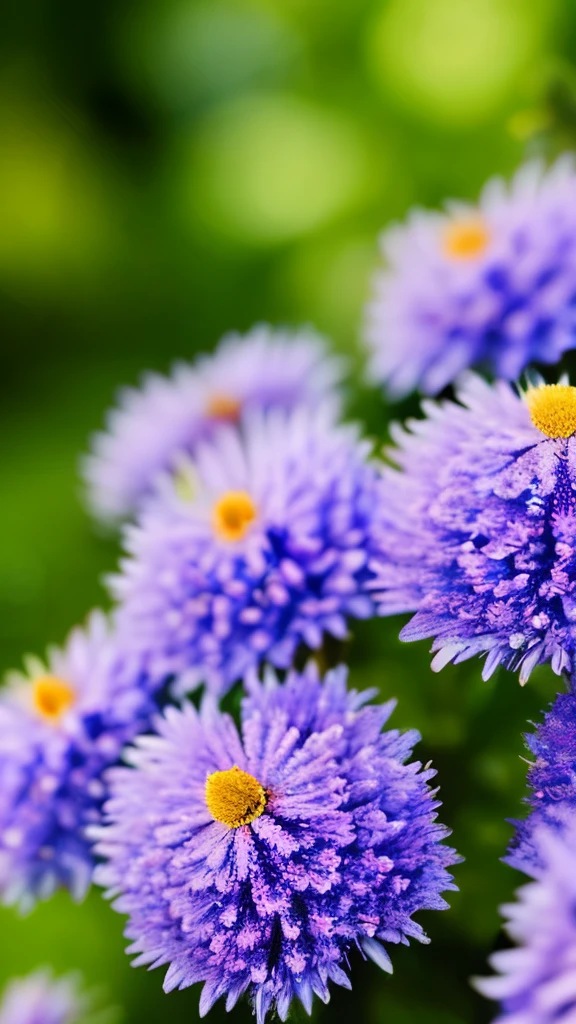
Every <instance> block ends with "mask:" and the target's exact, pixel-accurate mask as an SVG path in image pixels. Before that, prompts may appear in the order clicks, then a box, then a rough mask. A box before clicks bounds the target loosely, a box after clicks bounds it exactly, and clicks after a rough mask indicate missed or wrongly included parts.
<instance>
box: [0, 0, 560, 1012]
mask: <svg viewBox="0 0 576 1024" xmlns="http://www.w3.org/2000/svg"><path fill="white" fill-rule="evenodd" d="M0 19H1V22H0V317H1V339H2V372H1V375H0V389H1V402H0V457H1V472H0V536H1V537H2V542H1V552H2V553H1V559H0V661H1V664H2V667H3V668H6V669H7V668H9V667H10V666H13V665H17V664H19V662H20V658H21V655H22V653H23V652H27V651H41V650H42V649H43V647H44V645H45V644H46V643H47V642H50V641H61V640H62V639H63V637H64V635H65V634H66V632H67V630H68V629H69V627H70V626H72V625H73V624H74V623H75V622H76V621H78V620H80V619H82V618H83V616H84V615H85V613H86V612H87V610H88V609H89V608H90V607H91V606H92V605H94V604H98V603H102V602H103V601H104V600H105V597H104V592H103V589H102V587H101V584H100V582H99V581H100V579H101V576H102V574H103V573H104V572H105V571H106V570H109V569H110V568H111V567H112V566H113V565H114V562H115V559H116V556H117V551H116V548H115V544H114V541H113V540H110V539H107V538H105V537H102V536H99V535H98V534H97V532H96V531H95V530H94V529H93V528H92V526H91V524H90V523H89V521H88V519H87V517H86V515H85V513H84V511H83V509H82V503H81V497H80V492H79V486H78V481H77V473H76V468H77V460H78V455H79V453H80V452H81V451H82V450H83V449H84V448H85V446H86V439H87V437H88V435H89V434H90V432H91V431H92V430H94V429H96V428H97V427H98V426H99V425H100V424H101V421H102V416H103V411H104V409H105V407H106V406H107V405H109V404H110V402H111V401H112V398H113V396H114V393H115V390H116V388H117V387H118V385H120V384H121V383H125V382H130V383H133V382H135V381H136V380H137V378H138V375H139V373H140V371H141V370H142V369H144V368H150V367H154V368H157V369H160V370H166V369H167V368H168V367H169V365H170V363H171V362H172V360H174V359H175V358H176V357H183V358H186V357H189V356H191V355H193V354H194V353H195V352H197V351H198V350H200V349H209V348H211V347H212V346H213V345H214V344H215V342H216V340H217V339H218V337H219V336H220V335H221V333H222V332H224V331H225V330H227V329H230V328H238V329H245V328H247V327H249V326H250V325H251V324H252V323H253V322H255V321H258V320H268V321H271V322H274V323H287V324H297V323H300V322H309V321H312V322H314V323H315V324H316V325H317V326H318V327H319V328H320V329H321V330H322V331H324V332H326V333H327V334H329V335H330V336H331V337H332V338H333V339H334V344H335V346H336V347H337V348H338V350H340V351H342V352H346V353H347V354H349V356H350V358H351V360H352V364H353V366H355V367H357V366H358V355H357V353H358V336H359V325H360V322H361V310H362V304H363V302H364V301H365V299H366V296H367V293H368V289H369V279H370V274H371V272H372V270H373V268H374V266H375V265H376V260H377V249H376V237H377V234H378V231H379V230H380V228H381V227H382V226H383V225H384V224H385V223H386V222H388V221H389V220H390V219H393V218H396V217H401V216H403V215H404V213H405V211H406V210H407V209H408V208H409V207H410V206H411V205H413V204H415V203H419V204H424V205H431V204H436V203H438V202H440V201H441V199H442V198H443V197H445V196H466V197H474V196H475V195H476V194H477V191H478V189H479V187H480V186H481V184H482V182H483V181H484V179H485V178H486V177H488V176H489V175H491V174H493V173H495V172H503V173H509V172H511V171H512V169H513V168H514V167H515V166H516V165H517V163H518V162H519V161H520V160H521V159H522V157H523V156H524V155H525V154H526V153H538V152H542V153H544V154H545V155H551V154H553V153H555V152H557V151H558V150H559V149H562V148H565V147H568V146H570V145H571V144H572V141H573V139H574V138H576V133H575V129H574V126H575V125H576V113H575V111H576V102H575V100H574V88H573V81H574V79H576V70H575V68H574V67H573V61H574V60H576V6H575V5H574V4H572V3H570V0H354V2H350V0H245V2H244V0H204V2H194V0H140V2H136V0H132V2H131V0H100V2H99V3H85V4H78V3H77V2H72V0H20V2H19V3H18V4H17V5H16V4H14V5H10V4H8V5H7V6H6V7H4V8H3V13H2V14H1V15H0ZM415 408H416V405H415V403H410V402H408V403H405V404H404V405H403V406H402V407H401V408H400V409H396V410H393V411H392V410H388V409H386V408H385V406H384V404H383V402H382V400H381V398H380V397H379V396H378V395H377V394H375V393H369V392H367V391H366V390H364V389H362V388H361V387H360V386H358V388H355V389H353V391H352V394H351V403H350V411H351V413H352V414H354V415H361V416H362V417H363V418H364V420H365V421H366V422H367V428H368V430H369V431H370V433H371V434H373V435H374V436H377V437H382V438H383V437H385V432H386V423H387V420H388V418H389V417H390V415H404V414H405V413H406V412H408V411H413V410H414V409H415ZM398 627H399V623H397V622H384V623H382V622H371V623H367V624H364V625H362V626H361V627H359V628H357V629H356V630H355V637H354V642H353V643H352V645H351V648H350V657H351V661H352V664H353V674H352V681H353V683H355V685H356V686H359V687H364V686H369V685H374V684H375V685H377V686H379V688H380V690H381V692H382V695H383V697H389V696H393V695H394V696H397V697H398V698H399V707H398V710H397V712H396V713H395V716H394V724H396V725H400V726H403V727H405V726H416V727H418V728H419V729H420V730H421V731H422V733H423V737H424V739H423V743H422V746H421V750H420V757H421V758H422V759H423V760H427V759H428V758H429V757H432V758H433V759H434V762H435V764H436V766H437V768H438V770H439V779H440V783H441V787H442V796H443V800H444V807H443V809H442V815H441V817H442V820H443V821H446V822H447V823H448V824H449V825H450V826H451V827H452V828H453V830H454V842H455V845H456V846H457V847H458V849H459V850H460V851H461V853H462V854H464V856H465V857H466V862H465V864H463V865H462V866H461V867H460V868H458V869H457V880H458V883H459V885H460V888H461V891H460V893H459V894H458V895H454V896H452V897H451V903H452V909H451V910H450V911H448V912H446V913H444V914H428V915H422V916H421V917H422V921H423V923H424V925H425V927H426V928H427V929H428V931H429V934H430V936H431V938H432V944H431V946H429V947H411V948H409V949H405V948H402V949H399V950H394V951H392V952H393V959H394V964H395V973H394V976H393V977H392V978H390V977H388V976H387V975H384V974H381V973H379V971H378V970H377V968H376V967H375V966H374V965H372V964H370V965H366V964H363V963H362V962H361V961H360V958H359V957H357V958H356V960H355V962H354V963H353V982H354V989H353V992H352V993H346V992H343V991H340V990H338V991H337V992H335V993H334V994H333V1000H332V1003H331V1004H330V1006H329V1007H328V1008H323V1007H322V1006H320V1005H318V1006H317V1007H316V1009H315V1011H314V1012H315V1017H316V1019H318V1020H322V1021H326V1022H328V1021H334V1022H336V1021H339V1020H347V1019H350V1016H351V1015H354V1016H355V1019H357V1020H359V1021H362V1022H365V1024H372V1022H373V1024H381V1022H382V1021H386V1022H387V1024H408V1022H410V1024H476V1022H482V1021H488V1020H490V1019H491V1017H492V1016H493V1015H494V1011H493V1008H492V1007H491V1005H490V1004H488V1003H487V1002H485V1001H484V1000H482V999H480V997H478V996H476V995H475V994H474V993H473V992H472V991H471V989H470V988H469V986H468V978H469V976H470V975H471V974H474V973H482V972H484V971H485V958H486V956H487V954H488V953H489V952H490V950H491V949H493V948H494V946H495V945H496V944H498V943H500V942H502V941H503V940H502V938H501V936H500V935H499V918H498V913H497V906H498V904H499V903H500V902H502V901H503V900H504V899H508V898H510V896H511V893H512V891H513V890H514V888H515V887H516V886H517V885H518V884H519V882H520V881H521V878H520V876H519V875H517V874H516V873H515V872H513V871H512V870H511V869H510V868H507V867H505V866H504V865H502V864H501V863H500V861H499V858H500V856H501V855H502V854H503V853H504V851H505V847H506V844H507V840H508V837H509V835H510V833H511V828H510V826H509V825H507V824H506V823H505V818H506V817H511V816H514V815H518V814H520V813H521V797H522V795H523V792H524V776H525V768H526V765H525V764H524V763H523V762H522V760H521V755H522V753H523V746H522V741H521V732H522V731H523V730H524V729H525V727H526V721H527V720H528V719H533V720H534V719H537V717H538V711H539V709H540V708H542V707H544V706H545V705H546V704H547V702H548V701H549V700H550V699H551V698H552V696H553V694H554V692H555V681H554V680H553V678H552V677H551V674H550V673H549V672H548V671H546V670H541V671H540V673H539V674H538V673H536V674H535V676H534V678H533V680H532V681H531V682H530V684H529V686H528V687H527V688H526V689H525V690H524V691H522V690H521V689H520V688H519V686H518V684H517V682H516V680H515V677H514V676H513V675H511V674H505V673H500V674H499V675H497V676H496V677H495V678H494V679H493V680H492V681H491V682H490V683H482V682H481V680H480V677H479V673H480V669H479V665H478V663H477V662H474V663H470V664H469V665H467V666H462V667H460V668H454V667H450V668H447V669H445V670H444V671H443V672H442V674H441V675H440V676H434V675H432V673H431V672H430V669H429V656H428V653H427V649H426V645H425V644H418V645H414V646H402V645H401V644H400V643H399V642H398V640H397V633H398ZM0 929H1V933H2V936H3V940H2V958H1V961H0V982H2V981H3V980H4V979H5V978H7V977H9V976H10V975H12V974H15V973H19V974H20V973H24V972H26V971H28V970H29V969H32V968H34V967H36V966H37V965H38V964H44V963H51V964H53V965H54V967H55V968H56V969H57V970H58V971H62V970H69V969H71V968H79V969H81V970H82V971H83V972H84V973H85V975H86V977H87V979H88V981H89V983H90V984H91V985H96V986H99V987H101V988H103V989H104V991H105V993H106V994H107V996H108V998H109V1000H110V1001H111V1002H113V1003H114V1004H116V1005H117V1006H118V1007H120V1008H121V1011H122V1014H123V1019H124V1021H125V1024H136V1022H142V1021H146V1022H148V1021H150V1022H160V1021H165V1020H166V1019H167V1018H168V1017H169V1019H170V1020H172V1021H174V1022H179V1021H187V1022H188V1021H194V1020H196V1019H197V1002H198V991H197V990H193V991H189V992H186V993H181V994H173V995H171V996H169V997H165V996H163V994H162V992H161V980H162V979H161V973H160V972H155V973H152V974H146V973H145V972H143V971H138V972H137V971H132V970H131V968H130V966H129V962H128V958H127V957H126V956H125V955H124V954H123V952H122V950H123V944H124V943H123V939H122V935H121V932H122V920H121V919H120V918H119V917H118V916H117V915H115V914H113V913H112V912H111V911H110V910H109V908H108V907H107V906H106V905H105V904H104V902H103V901H102V899H101V898H100V896H99V894H98V893H95V894H93V895H92V897H91V898H90V899H89V900H88V902H87V903H86V904H85V905H84V906H82V907H80V908H77V907H75V906H73V905H72V904H71V902H70V900H69V899H68V898H67V897H65V896H61V897H59V898H57V899H55V900H54V901H52V902H51V903H50V904H48V905H44V906H42V907H40V908H39V909H38V910H37V911H35V912H34V913H33V914H32V915H31V916H30V917H28V918H25V919H20V918H18V917H17V915H16V914H15V913H13V912H12V911H10V910H4V911H2V912H0ZM234 1016H235V1019H236V1020H238V1021H239V1022H242V1021H248V1020H249V1019H250V1011H249V1009H248V1007H247V1006H242V1007H240V1008H238V1009H237V1010H236V1011H235V1013H234ZM294 1016H295V1018H296V1019H300V1018H301V1017H302V1016H303V1014H302V1013H301V1012H300V1011H298V1010H296V1011H295V1014H294ZM224 1017H225V1014H224V1011H223V1009H222V1008H221V1007H220V1006H219V1007H217V1008H216V1009H215V1010H214V1011H213V1013H212V1015H211V1019H212V1020H214V1021H219V1020H223V1019H224Z"/></svg>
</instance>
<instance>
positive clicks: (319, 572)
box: [111, 407, 378, 692]
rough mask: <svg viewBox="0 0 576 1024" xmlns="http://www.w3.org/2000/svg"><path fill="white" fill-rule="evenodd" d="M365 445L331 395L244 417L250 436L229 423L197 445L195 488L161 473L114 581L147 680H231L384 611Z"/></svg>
mask: <svg viewBox="0 0 576 1024" xmlns="http://www.w3.org/2000/svg"><path fill="white" fill-rule="evenodd" d="M369 450H370V445H369V444H367V443H366V442H362V441H360V440H359V438H358V434H357V431H356V429H355V428H354V427H344V426H335V425H334V424H333V422H332V419H331V415H330V411H329V410H327V409H326V408H325V407H321V408H319V409H318V410H316V411H315V412H312V411H311V410H309V409H306V408H303V407H300V408H299V409H296V410H293V411H292V412H291V413H285V412H284V411H282V410H272V411H270V412H269V413H267V414H263V413H254V414H253V415H252V416H251V417H248V418H247V419H246V421H245V429H244V433H243V436H242V437H241V436H240V435H239V434H238V433H237V432H236V431H234V429H233V428H222V429H221V431H220V432H219V434H218V435H217V436H216V437H215V438H214V440H213V442H211V443H209V442H205V443H203V444H201V445H199V446H198V449H197V455H196V462H195V464H194V467H193V473H194V481H193V484H192V486H191V491H190V494H189V495H187V496H186V495H184V496H183V492H182V489H181V487H175V486H174V485H173V483H172V481H170V480H168V479H167V480H166V481H165V482H164V483H165V486H164V487H163V488H161V489H160V492H159V495H158V497H157V498H155V499H154V500H152V502H151V503H150V504H149V506H148V507H147V508H146V509H145V510H144V512H143V514H142V517H141V520H140V522H139V524H138V525H137V526H136V527H129V528H128V530H127V532H126V546H127V550H128V552H129V555H130V558H129V559H127V560H126V561H125V562H124V564H123V566H122V573H121V575H119V576H117V577H115V578H114V579H112V581H111V587H112V592H113V594H114V596H115V597H116V598H117V599H118V600H119V601H120V602H121V607H120V610H119V613H118V629H119V633H120V635H121V637H122V643H123V644H125V646H126V650H127V651H129V652H130V653H131V656H134V657H137V658H141V659H142V661H143V663H144V665H145V666H146V671H147V672H148V674H149V678H150V684H151V686H155V685H157V684H159V683H161V682H163V681H164V680H166V679H167V678H168V677H170V676H176V677H179V680H178V687H177V690H178V692H185V691H186V690H187V689H191V688H192V687H194V686H196V685H198V684H199V683H201V682H205V683H207V684H208V685H209V686H211V687H212V688H214V689H215V690H218V691H223V690H225V689H227V688H228V687H229V686H230V685H232V683H234V682H235V681H236V680H237V679H239V678H240V677H241V676H243V675H244V673H245V672H247V671H248V670H249V669H250V668H251V667H252V666H254V665H257V664H258V663H259V662H261V661H263V660H264V659H265V660H267V661H269V662H271V663H272V664H274V665H276V666H278V667H281V668H287V667H289V666H290V665H291V664H292V659H293V657H294V653H295V651H296V649H297V647H298V645H299V644H301V643H304V644H306V645H307V646H308V647H309V648H312V649H315V648H318V647H320V645H321V643H322V640H323V634H324V633H328V634H331V635H332V636H336V637H339V638H343V637H345V636H346V634H347V626H346V621H347V619H348V618H349V617H353V618H366V617H368V616H370V615H371V614H373V613H374V607H375V606H374V602H373V600H372V598H371V596H370V595H369V594H368V593H367V592H364V590H363V587H364V584H365V582H366V580H367V579H368V578H370V577H371V575H372V574H371V572H370V570H369V569H368V560H369V558H370V553H371V544H372V533H373V530H374V523H375V517H376V514H377V498H378V473H377V470H376V468H375V467H374V466H373V465H372V464H370V463H369V462H368V461H367V457H368V454H369ZM191 471H192V470H191Z"/></svg>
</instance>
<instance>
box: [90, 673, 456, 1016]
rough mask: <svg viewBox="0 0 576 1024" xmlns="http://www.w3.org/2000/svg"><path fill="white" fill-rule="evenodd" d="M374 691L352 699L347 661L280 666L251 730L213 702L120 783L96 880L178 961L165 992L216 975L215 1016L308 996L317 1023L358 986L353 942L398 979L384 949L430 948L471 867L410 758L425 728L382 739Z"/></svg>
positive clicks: (174, 721) (148, 959)
mask: <svg viewBox="0 0 576 1024" xmlns="http://www.w3.org/2000/svg"><path fill="white" fill-rule="evenodd" d="M372 696H373V691H370V692H365V693H363V694H358V693H356V692H354V691H352V692H347V690H346V670H345V669H344V668H339V669H336V670H334V671H332V672H330V673H328V675H327V676H326V678H325V680H324V682H321V681H320V680H319V678H318V673H317V670H316V668H315V666H313V665H309V666H308V668H307V669H306V670H305V672H304V673H303V674H302V675H298V674H296V673H294V672H291V673H289V675H288V678H287V680H286V682H285V683H284V684H279V683H278V681H277V680H276V678H275V676H274V674H273V672H272V670H269V671H268V673H267V675H266V680H265V683H264V684H260V683H259V682H258V680H257V679H256V677H255V676H253V677H252V678H251V680H250V681H249V696H248V697H246V698H245V699H244V701H243V705H242V713H241V718H242V730H241V735H239V734H238V732H237V730H236V726H235V725H234V723H233V721H232V719H231V718H230V717H229V716H228V715H223V714H221V713H220V712H219V711H218V710H217V709H216V707H215V704H214V702H213V698H212V696H211V695H208V696H207V697H206V698H205V701H204V703H203V705H202V709H201V711H200V713H197V712H196V710H195V709H194V708H193V707H192V706H190V705H185V706H184V708H183V709H182V710H176V709H175V708H169V709H168V710H167V712H166V717H165V718H164V719H161V720H160V721H159V722H158V731H159V735H158V736H155V737H144V738H142V739H139V740H137V746H136V748H135V749H134V750H132V751H130V752H129V753H128V759H129V760H130V761H131V763H132V764H133V765H134V768H132V769H130V768H118V769H114V770H113V771H112V772H111V779H110V785H111V792H112V796H111V799H110V801H109V802H108V804H107V805H106V812H107V820H108V826H107V827H104V828H100V829H97V830H95V831H96V834H97V835H98V836H99V837H100V842H99V844H98V846H97V852H98V853H99V854H100V855H101V856H102V857H103V858H105V860H106V863H104V864H103V865H102V866H99V867H98V869H97V874H96V880H97V881H98V882H100V884H102V885H103V886H105V887H106V888H107V889H108V896H110V897H114V898H115V903H114V907H115V909H116V910H118V911H119V912H120V913H123V914H128V915H129V923H128V927H127V930H126V935H127V937H128V938H130V939H131V940H132V945H131V946H130V947H129V949H128V952H131V953H136V954H137V958H136V960H135V964H148V965H151V966H155V967H156V966H161V965H164V964H168V965H169V968H168V972H167V974H166V978H165V982H164V988H165V990H166V991H170V990H172V989H174V988H186V987H187V986H188V985H192V984H193V983H195V982H198V981H203V982H204V989H203V992H202V996H201V999H200V1014H201V1015H204V1014H205V1013H207V1011H208V1010H209V1009H210V1007H211V1006H212V1005H213V1004H214V1003H215V1002H216V1000H217V999H219V998H220V996H222V995H226V998H227V1001H226V1008H227V1009H230V1008H231V1007H232V1006H233V1005H234V1004H235V1003H236V1001H237V1000H238V998H239V997H240V996H241V995H242V994H243V993H245V992H247V993H248V995H249V996H250V998H251V999H252V1001H253V1003H254V1006H255V1009H256V1016H257V1021H258V1024H262V1022H263V1021H264V1018H265V1017H266V1014H267V1012H268V1010H269V1009H270V1008H271V1007H272V1006H273V1005H276V1008H277V1011H278V1015H279V1016H280V1018H281V1020H285V1019H286V1016H287V1013H288V1009H289V1006H290V1003H291V1000H292V999H293V998H294V997H297V998H298V999H300V1001H301V1002H302V1004H303V1005H304V1007H305V1008H306V1010H307V1011H308V1012H310V1008H311V1004H312V998H313V993H316V995H318V996H319V997H320V998H321V999H322V1000H323V1001H324V1002H327V1001H328V998H329V990H328V982H329V981H330V980H331V981H333V982H335V983H336V984H338V985H344V986H345V987H350V982H349V979H348V975H347V972H346V969H347V968H349V963H348V955H349V953H350V952H352V951H353V950H354V949H355V948H358V949H360V950H361V951H363V953H364V954H365V955H366V956H369V957H371V958H372V959H373V960H374V961H375V962H376V963H377V964H378V965H379V966H380V967H382V968H383V969H384V970H386V971H390V970H391V964H390V960H389V957H388V953H387V952H386V950H385V948H384V946H383V945H382V943H397V942H403V943H407V942H408V940H409V939H410V938H415V939H418V940H420V941H424V942H425V941H427V939H426V936H425V934H424V932H423V931H422V928H421V926H420V925H419V924H416V923H415V922H414V921H413V920H412V915H413V914H414V913H415V912H417V911H419V910H423V909H441V908H443V907H445V906H446V903H445V901H444V900H443V899H442V897H441V895H440V893H441V892H442V891H444V890H446V889H451V888H454V885H453V883H452V880H451V877H450V875H449V874H448V872H447V871H446V867H447V866H448V865H451V864H454V863H456V861H457V859H458V858H457V857H456V856H455V854H454V851H452V850H450V849H449V848H447V847H446V846H444V845H442V843H441V840H443V839H444V838H445V836H446V835H448V832H447V830H446V829H445V828H443V827H442V826H441V825H438V824H436V823H435V817H436V815H435V810H436V808H437V807H438V802H437V800H436V799H435V791H434V790H431V789H430V788H429V785H428V782H429V780H430V779H431V778H432V776H433V775H434V772H433V771H431V770H430V769H429V768H425V769H422V768H421V766H420V764H418V763H410V764H406V763H405V762H406V761H407V759H408V758H409V757H410V755H411V750H412V746H413V744H414V743H415V742H416V741H417V740H418V739H419V737H418V734H417V733H415V732H413V731H412V732H409V733H407V734H405V735H404V736H401V735H400V734H399V733H398V732H397V731H396V730H392V731H388V732H382V731H381V730H382V727H383V725H384V723H385V722H386V720H387V718H388V716H389V715H390V713H391V711H392V708H393V704H394V702H392V701H391V702H389V703H388V704H386V705H384V706H368V707H366V706H365V705H366V702H367V701H368V700H369V699H370V698H371V697H372Z"/></svg>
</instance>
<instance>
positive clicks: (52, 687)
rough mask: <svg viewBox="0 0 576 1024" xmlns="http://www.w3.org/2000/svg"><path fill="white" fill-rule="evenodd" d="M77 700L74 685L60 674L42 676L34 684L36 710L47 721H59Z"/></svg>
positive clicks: (33, 693)
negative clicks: (60, 677)
mask: <svg viewBox="0 0 576 1024" xmlns="http://www.w3.org/2000/svg"><path fill="white" fill-rule="evenodd" d="M75 701H76V694H75V693H74V690H73V689H72V687H71V686H69V685H68V683H65V682H64V680H63V679H59V678H58V676H40V677H39V678H38V679H35V680H34V683H33V684H32V703H33V705H34V710H35V711H36V712H37V713H38V714H39V715H40V717H41V718H44V719H46V721H47V722H53V723H54V724H56V723H57V722H59V721H60V719H61V718H62V716H63V715H65V714H66V712H67V711H68V710H69V709H70V708H71V707H72V705H73V704H74V703H75Z"/></svg>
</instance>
